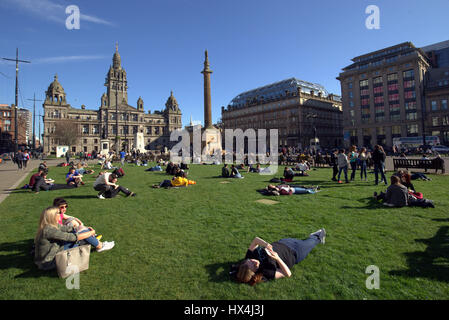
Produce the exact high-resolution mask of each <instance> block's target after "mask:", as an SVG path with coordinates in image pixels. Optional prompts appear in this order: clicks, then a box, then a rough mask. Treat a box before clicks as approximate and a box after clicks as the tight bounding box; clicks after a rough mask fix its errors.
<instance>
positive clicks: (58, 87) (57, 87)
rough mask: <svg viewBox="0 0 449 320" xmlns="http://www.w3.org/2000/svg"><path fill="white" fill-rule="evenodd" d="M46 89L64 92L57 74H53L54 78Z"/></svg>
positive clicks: (53, 91)
mask: <svg viewBox="0 0 449 320" xmlns="http://www.w3.org/2000/svg"><path fill="white" fill-rule="evenodd" d="M47 91H48V92H51V93H60V94H64V88H63V87H62V85H61V84H60V83H59V81H58V75H55V80H54V81H53V82H52V83H51V84H50V86H49V87H48V90H47Z"/></svg>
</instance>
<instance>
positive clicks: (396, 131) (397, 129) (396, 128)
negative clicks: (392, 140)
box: [391, 126, 401, 136]
mask: <svg viewBox="0 0 449 320" xmlns="http://www.w3.org/2000/svg"><path fill="white" fill-rule="evenodd" d="M391 134H392V135H398V136H401V126H392V127H391Z"/></svg>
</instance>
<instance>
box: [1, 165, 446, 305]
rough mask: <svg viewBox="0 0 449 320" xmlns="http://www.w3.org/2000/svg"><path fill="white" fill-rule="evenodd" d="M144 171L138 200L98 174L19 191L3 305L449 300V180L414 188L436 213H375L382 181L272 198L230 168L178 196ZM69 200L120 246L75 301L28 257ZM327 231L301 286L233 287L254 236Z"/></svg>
mask: <svg viewBox="0 0 449 320" xmlns="http://www.w3.org/2000/svg"><path fill="white" fill-rule="evenodd" d="M144 169H145V168H144V167H134V166H132V165H127V166H125V171H126V176H125V177H123V178H121V179H120V181H119V182H120V184H122V185H124V186H126V187H129V188H130V189H131V190H132V191H135V192H136V193H137V195H138V196H137V197H135V198H124V197H123V196H121V195H120V196H118V197H117V198H115V199H106V200H99V199H97V198H96V192H95V191H94V190H93V188H92V182H93V181H94V179H95V178H94V176H93V175H92V176H88V178H87V182H88V183H87V184H86V186H84V187H80V188H78V189H71V190H60V191H51V192H40V193H39V194H34V193H30V192H28V191H26V190H17V191H16V192H14V193H13V194H11V195H10V196H9V197H8V198H7V199H6V200H5V201H3V203H1V204H0V226H1V228H2V229H1V231H2V232H1V233H0V299H189V300H190V299H191V300H196V299H210V300H216V299H224V300H226V299H448V298H449V285H448V282H449V219H448V209H447V208H448V207H449V198H448V190H449V178H448V177H447V176H441V175H430V177H431V178H432V181H414V184H415V187H416V188H417V190H418V191H421V192H423V193H424V195H425V197H427V198H429V199H433V200H434V201H435V205H436V208H434V209H432V208H429V209H423V208H400V209H391V208H386V207H383V206H382V205H380V204H377V203H374V202H373V199H372V197H371V196H372V194H373V192H374V191H378V192H379V191H381V190H382V188H384V186H378V187H377V186H374V183H373V179H374V177H373V176H374V175H373V174H369V179H370V181H369V182H361V181H359V179H357V181H356V182H354V183H351V184H342V185H338V184H336V183H334V182H332V181H330V175H331V169H327V168H326V169H324V168H320V169H318V170H314V171H311V174H310V176H309V177H296V180H298V184H308V185H310V184H313V185H317V184H318V185H320V186H321V187H322V191H321V192H320V193H318V194H315V195H292V196H281V197H264V196H262V195H261V194H259V193H258V192H256V190H257V189H260V188H263V187H265V186H266V185H267V184H268V181H269V180H270V179H271V178H272V176H263V175H259V174H254V173H244V176H245V179H228V180H227V181H230V183H228V184H222V183H220V182H222V181H225V179H221V178H217V177H216V176H217V175H218V174H219V173H220V172H221V167H220V166H212V165H192V166H191V170H190V171H189V177H190V179H193V180H196V181H197V185H194V186H189V187H188V188H179V189H170V190H167V189H152V188H151V185H152V184H154V183H158V182H160V181H162V180H164V179H167V178H169V177H168V176H166V175H165V172H145V171H144ZM95 170H96V171H97V172H98V170H99V168H98V167H96V168H95ZM66 171H67V168H51V169H50V173H49V177H52V178H54V179H55V180H56V183H63V181H64V175H65V172H66ZM280 175H281V171H280V172H279V174H278V175H277V176H280ZM389 176H390V174H388V178H389ZM26 181H27V180H26ZM61 196H62V197H64V198H65V199H66V200H67V201H68V203H69V209H68V212H67V213H68V214H69V215H73V216H76V217H78V218H80V219H81V220H82V221H83V222H84V223H85V224H86V225H88V226H92V227H94V228H95V230H96V231H97V232H98V233H101V234H103V240H114V241H115V243H116V246H115V248H114V249H112V250H111V251H108V252H104V253H96V252H92V254H91V258H90V268H89V270H87V271H85V272H83V273H81V279H80V289H79V290H68V289H67V288H66V286H65V280H64V279H59V278H58V277H57V274H56V272H42V271H39V270H37V268H36V267H35V265H34V263H33V261H32V258H31V256H30V255H29V251H30V249H31V245H32V242H33V240H32V239H33V238H34V235H35V232H36V228H37V225H38V220H39V215H40V213H41V211H42V210H43V209H44V208H46V207H47V206H49V205H50V204H51V203H52V200H53V199H54V198H55V197H61ZM259 199H271V200H276V201H279V203H278V204H275V205H265V204H261V203H257V202H255V201H256V200H259ZM321 227H325V228H326V230H327V232H328V236H327V239H326V244H325V245H318V246H317V247H316V248H315V249H314V250H313V251H312V252H311V254H310V255H309V256H308V257H307V259H306V260H304V261H302V262H301V263H300V264H298V265H296V266H295V267H294V268H293V269H292V272H293V275H292V277H291V278H285V279H281V280H277V281H272V282H267V283H263V284H260V285H258V286H256V287H250V286H248V285H243V284H237V283H235V282H232V281H230V279H229V276H228V271H229V267H230V265H231V264H232V263H235V262H237V261H239V260H240V259H242V258H243V257H244V255H245V252H246V250H247V247H248V246H249V244H250V242H251V240H252V239H253V238H254V237H255V236H259V237H261V238H263V239H265V240H267V241H269V242H274V241H276V240H279V239H281V238H284V237H296V238H306V237H307V236H308V235H309V234H310V233H311V232H314V231H316V230H317V229H319V228H321ZM370 265H376V266H377V267H379V269H380V289H379V290H368V289H367V288H366V286H365V281H366V279H367V277H368V276H369V274H366V273H365V270H366V268H367V267H368V266H370Z"/></svg>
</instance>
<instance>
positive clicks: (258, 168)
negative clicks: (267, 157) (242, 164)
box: [248, 163, 261, 173]
mask: <svg viewBox="0 0 449 320" xmlns="http://www.w3.org/2000/svg"><path fill="white" fill-rule="evenodd" d="M248 172H254V173H260V172H261V169H260V163H258V164H257V165H256V167H255V168H254V167H253V165H252V164H250V165H249V166H248Z"/></svg>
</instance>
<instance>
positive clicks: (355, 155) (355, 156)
mask: <svg viewBox="0 0 449 320" xmlns="http://www.w3.org/2000/svg"><path fill="white" fill-rule="evenodd" d="M358 157H359V154H358V153H357V147H356V146H352V147H351V152H350V153H349V164H350V165H351V181H354V179H355V172H356V171H357V161H358Z"/></svg>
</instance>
